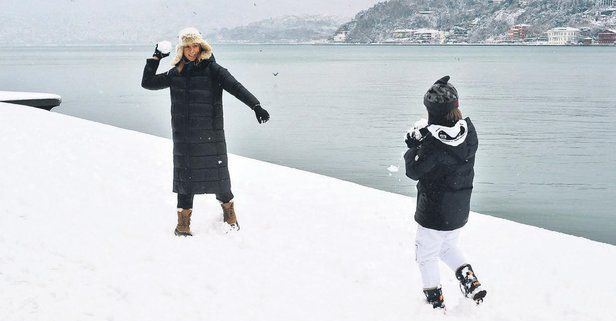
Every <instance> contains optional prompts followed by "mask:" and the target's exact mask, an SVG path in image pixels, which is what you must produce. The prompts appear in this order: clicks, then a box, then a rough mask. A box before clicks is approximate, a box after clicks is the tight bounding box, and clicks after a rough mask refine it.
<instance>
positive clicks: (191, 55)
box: [184, 43, 201, 61]
mask: <svg viewBox="0 0 616 321" xmlns="http://www.w3.org/2000/svg"><path fill="white" fill-rule="evenodd" d="M200 51H201V46H199V44H196V43H193V44H192V45H188V46H184V57H186V59H188V60H190V61H195V59H197V55H199V52H200Z"/></svg>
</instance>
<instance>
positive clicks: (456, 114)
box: [445, 107, 462, 123]
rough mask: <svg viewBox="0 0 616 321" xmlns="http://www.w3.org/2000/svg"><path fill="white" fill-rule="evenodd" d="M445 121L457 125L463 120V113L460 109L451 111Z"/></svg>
mask: <svg viewBox="0 0 616 321" xmlns="http://www.w3.org/2000/svg"><path fill="white" fill-rule="evenodd" d="M445 119H447V120H448V121H451V122H452V123H456V122H457V121H458V120H460V119H462V112H461V111H460V108H458V107H456V108H454V109H452V110H450V111H449V112H448V113H447V115H445Z"/></svg>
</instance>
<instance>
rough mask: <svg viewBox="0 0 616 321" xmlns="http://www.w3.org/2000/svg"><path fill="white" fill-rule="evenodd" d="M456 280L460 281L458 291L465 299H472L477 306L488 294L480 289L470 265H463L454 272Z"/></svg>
mask: <svg viewBox="0 0 616 321" xmlns="http://www.w3.org/2000/svg"><path fill="white" fill-rule="evenodd" d="M456 278H457V279H458V281H460V291H462V294H464V296H465V297H467V298H470V299H473V301H475V302H477V304H479V303H480V302H483V298H484V297H485V296H486V294H487V293H488V292H487V291H486V290H484V289H482V288H481V283H479V280H477V276H476V275H475V272H473V268H472V267H471V265H470V264H465V265H462V266H461V267H459V268H458V269H457V270H456Z"/></svg>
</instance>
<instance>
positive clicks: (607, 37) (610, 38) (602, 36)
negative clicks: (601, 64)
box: [597, 29, 616, 45]
mask: <svg viewBox="0 0 616 321" xmlns="http://www.w3.org/2000/svg"><path fill="white" fill-rule="evenodd" d="M597 43H599V44H602V45H613V44H616V30H613V29H606V30H603V31H601V32H599V34H598V35H597Z"/></svg>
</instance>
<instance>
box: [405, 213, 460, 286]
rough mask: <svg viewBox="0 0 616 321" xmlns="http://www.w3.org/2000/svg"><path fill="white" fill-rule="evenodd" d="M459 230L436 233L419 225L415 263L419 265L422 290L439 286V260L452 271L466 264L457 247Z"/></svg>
mask: <svg viewBox="0 0 616 321" xmlns="http://www.w3.org/2000/svg"><path fill="white" fill-rule="evenodd" d="M460 229H461V228H459V229H456V230H453V231H438V230H433V229H429V228H425V227H423V226H421V225H419V226H418V227H417V237H416V239H415V261H417V263H418V264H419V271H420V272H421V279H422V281H423V287H424V289H430V288H435V287H438V286H440V285H441V279H440V273H439V266H438V261H439V259H440V260H442V261H443V262H445V264H447V266H449V268H450V269H452V270H453V271H455V270H457V269H458V268H459V267H460V266H462V265H464V264H466V263H467V262H466V258H465V257H464V254H462V252H461V251H460V248H459V247H458V236H459V235H460Z"/></svg>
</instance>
